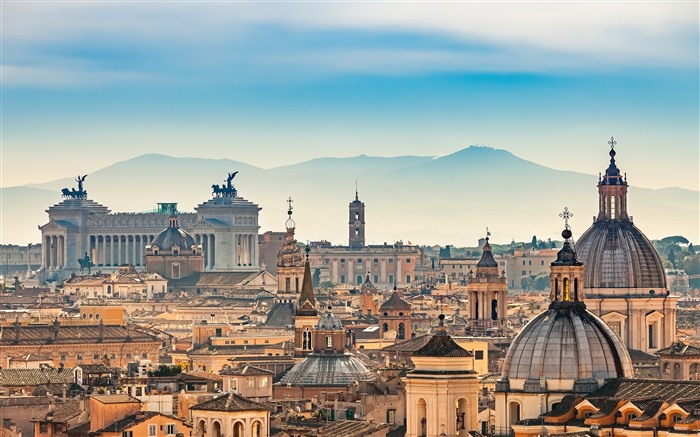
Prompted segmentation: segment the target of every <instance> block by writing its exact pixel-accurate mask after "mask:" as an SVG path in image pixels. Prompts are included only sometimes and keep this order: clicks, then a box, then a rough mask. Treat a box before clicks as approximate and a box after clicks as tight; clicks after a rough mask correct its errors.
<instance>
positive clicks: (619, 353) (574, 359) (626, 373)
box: [503, 302, 634, 385]
mask: <svg viewBox="0 0 700 437" xmlns="http://www.w3.org/2000/svg"><path fill="white" fill-rule="evenodd" d="M503 376H504V377H506V378H508V379H509V380H511V381H512V380H513V379H525V380H530V381H537V383H539V381H540V380H541V379H545V380H575V381H584V382H585V381H588V382H593V380H595V381H596V382H599V383H602V382H603V381H604V380H605V379H606V378H618V377H619V378H623V377H627V378H631V377H633V376H634V372H633V370H632V362H631V360H630V357H629V354H628V352H627V349H625V347H624V345H623V344H622V342H621V341H620V339H619V338H618V337H617V336H616V335H615V333H614V332H613V331H612V330H611V329H610V328H609V327H608V325H606V324H605V322H603V321H602V320H601V319H599V318H598V317H596V316H595V315H594V314H593V313H591V312H590V311H588V310H586V306H585V305H584V304H583V303H581V302H572V303H568V302H555V303H553V304H552V305H551V306H550V309H549V310H547V311H545V312H543V313H541V314H539V315H538V316H537V317H535V318H534V319H533V320H532V321H531V322H530V323H528V324H527V325H525V327H524V328H523V329H522V331H520V333H519V334H518V335H517V336H516V337H515V339H514V340H513V343H512V344H511V346H510V348H509V349H508V354H507V355H506V359H505V362H504V363H503ZM526 385H527V382H526Z"/></svg>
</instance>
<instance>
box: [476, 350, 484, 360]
mask: <svg viewBox="0 0 700 437" xmlns="http://www.w3.org/2000/svg"><path fill="white" fill-rule="evenodd" d="M474 359H475V360H483V359H484V351H474Z"/></svg>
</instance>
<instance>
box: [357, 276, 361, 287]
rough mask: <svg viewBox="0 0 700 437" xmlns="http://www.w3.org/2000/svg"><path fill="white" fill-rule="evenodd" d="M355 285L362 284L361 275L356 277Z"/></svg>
mask: <svg viewBox="0 0 700 437" xmlns="http://www.w3.org/2000/svg"><path fill="white" fill-rule="evenodd" d="M356 279H357V285H360V284H362V275H357V278H356Z"/></svg>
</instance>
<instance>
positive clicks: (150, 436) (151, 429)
mask: <svg viewBox="0 0 700 437" xmlns="http://www.w3.org/2000/svg"><path fill="white" fill-rule="evenodd" d="M156 435H158V430H157V429H156V426H155V425H148V437H153V436H156Z"/></svg>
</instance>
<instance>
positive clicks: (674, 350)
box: [656, 341, 700, 355]
mask: <svg viewBox="0 0 700 437" xmlns="http://www.w3.org/2000/svg"><path fill="white" fill-rule="evenodd" d="M656 354H657V355H700V348H697V347H695V346H693V345H690V344H685V343H682V342H680V341H679V342H676V343H673V344H672V345H671V346H669V347H667V348H665V349H660V350H659V351H657V352H656Z"/></svg>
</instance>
